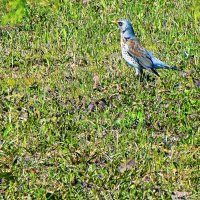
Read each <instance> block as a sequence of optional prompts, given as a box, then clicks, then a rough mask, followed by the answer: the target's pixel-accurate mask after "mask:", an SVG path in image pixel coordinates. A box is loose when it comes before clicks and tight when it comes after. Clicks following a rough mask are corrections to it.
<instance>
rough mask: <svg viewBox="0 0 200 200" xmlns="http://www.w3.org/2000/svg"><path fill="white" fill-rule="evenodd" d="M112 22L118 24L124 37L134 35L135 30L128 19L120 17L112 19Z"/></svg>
mask: <svg viewBox="0 0 200 200" xmlns="http://www.w3.org/2000/svg"><path fill="white" fill-rule="evenodd" d="M113 23H115V24H118V26H119V29H120V30H121V33H122V34H123V36H124V37H125V38H133V37H135V32H134V30H133V27H132V24H131V22H130V21H129V20H126V19H122V20H118V21H114V22H113Z"/></svg>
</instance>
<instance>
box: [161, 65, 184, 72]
mask: <svg viewBox="0 0 200 200" xmlns="http://www.w3.org/2000/svg"><path fill="white" fill-rule="evenodd" d="M162 68H164V69H172V70H176V71H179V72H181V71H182V70H181V69H179V68H177V67H172V66H168V65H164V66H162Z"/></svg>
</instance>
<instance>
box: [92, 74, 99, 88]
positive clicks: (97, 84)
mask: <svg viewBox="0 0 200 200" xmlns="http://www.w3.org/2000/svg"><path fill="white" fill-rule="evenodd" d="M93 81H94V84H93V88H94V89H97V88H98V87H99V86H100V80H99V77H98V76H97V75H94V77H93Z"/></svg>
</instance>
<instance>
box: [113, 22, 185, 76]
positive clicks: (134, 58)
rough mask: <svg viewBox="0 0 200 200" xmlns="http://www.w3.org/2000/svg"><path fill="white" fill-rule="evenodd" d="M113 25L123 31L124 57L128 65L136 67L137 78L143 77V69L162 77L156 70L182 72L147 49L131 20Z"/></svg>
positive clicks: (122, 47) (122, 45)
mask: <svg viewBox="0 0 200 200" xmlns="http://www.w3.org/2000/svg"><path fill="white" fill-rule="evenodd" d="M113 23H115V24H117V25H118V27H119V29H120V31H121V52H122V57H123V58H124V60H125V61H126V62H127V63H128V65H130V66H132V67H134V69H135V75H136V76H142V75H143V69H146V70H148V71H149V72H152V73H154V74H155V75H157V76H160V75H159V74H158V72H157V71H156V70H157V69H161V68H164V69H172V70H178V71H181V70H180V69H178V68H176V67H172V66H169V65H167V64H166V63H164V62H162V61H161V60H159V59H158V58H156V57H155V56H154V54H153V53H152V52H150V51H148V50H147V49H145V48H144V47H143V46H142V45H141V44H140V42H139V40H138V38H137V37H136V35H135V32H134V29H133V26H132V24H131V22H130V21H129V20H127V19H122V20H118V21H113Z"/></svg>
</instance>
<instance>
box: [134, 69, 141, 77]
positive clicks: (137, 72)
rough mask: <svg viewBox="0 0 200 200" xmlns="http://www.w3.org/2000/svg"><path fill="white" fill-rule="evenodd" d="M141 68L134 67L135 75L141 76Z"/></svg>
mask: <svg viewBox="0 0 200 200" xmlns="http://www.w3.org/2000/svg"><path fill="white" fill-rule="evenodd" d="M142 75H143V70H142V69H140V68H135V76H138V77H142Z"/></svg>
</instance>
